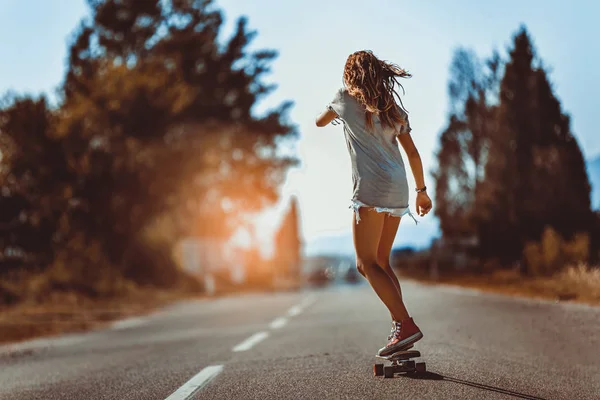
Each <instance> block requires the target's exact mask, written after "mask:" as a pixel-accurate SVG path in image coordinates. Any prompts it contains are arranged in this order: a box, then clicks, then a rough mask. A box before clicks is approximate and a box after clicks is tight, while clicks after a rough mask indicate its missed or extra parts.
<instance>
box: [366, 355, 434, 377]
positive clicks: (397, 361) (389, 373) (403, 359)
mask: <svg viewBox="0 0 600 400" xmlns="http://www.w3.org/2000/svg"><path fill="white" fill-rule="evenodd" d="M375 357H377V358H381V359H383V360H386V361H390V362H391V363H392V365H383V364H382V363H377V364H374V365H373V373H374V374H375V376H383V377H384V378H393V377H394V374H397V373H415V372H425V371H427V368H426V366H425V363H424V362H417V363H416V362H415V361H414V360H411V358H417V357H421V353H419V352H418V351H416V350H409V351H399V352H397V353H394V354H391V355H389V356H385V357H383V356H379V355H377V356H375Z"/></svg>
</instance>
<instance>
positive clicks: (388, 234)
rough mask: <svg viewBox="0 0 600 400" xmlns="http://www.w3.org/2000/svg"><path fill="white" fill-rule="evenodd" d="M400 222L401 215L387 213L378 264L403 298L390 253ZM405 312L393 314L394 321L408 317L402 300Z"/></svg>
mask: <svg viewBox="0 0 600 400" xmlns="http://www.w3.org/2000/svg"><path fill="white" fill-rule="evenodd" d="M399 224H400V217H394V216H391V215H389V214H385V219H384V222H383V230H382V232H381V239H379V247H378V248H377V264H378V265H380V266H381V267H382V268H383V270H384V271H385V272H386V273H387V274H388V275H389V277H390V279H391V280H392V282H393V283H394V286H395V287H396V289H397V290H398V294H399V295H400V299H401V300H402V290H401V289H400V282H398V277H397V276H396V274H395V273H394V270H393V269H392V266H391V265H390V253H391V251H392V246H393V245H394V239H395V238H396V233H397V232H398V225H399ZM402 307H403V312H402V314H401V315H394V314H392V320H393V321H404V320H405V319H407V318H408V317H409V316H408V311H407V310H406V306H405V305H404V302H402Z"/></svg>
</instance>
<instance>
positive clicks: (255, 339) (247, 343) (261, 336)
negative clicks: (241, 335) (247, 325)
mask: <svg viewBox="0 0 600 400" xmlns="http://www.w3.org/2000/svg"><path fill="white" fill-rule="evenodd" d="M267 337H269V333H268V332H264V331H263V332H258V333H255V334H254V335H252V336H250V337H249V338H248V339H246V340H244V341H243V342H242V343H240V344H238V345H237V346H235V347H234V348H233V349H232V351H236V352H237V351H246V350H250V349H251V348H252V347H253V346H254V345H255V344H257V343H259V342H261V341H263V340H265V339H266V338H267Z"/></svg>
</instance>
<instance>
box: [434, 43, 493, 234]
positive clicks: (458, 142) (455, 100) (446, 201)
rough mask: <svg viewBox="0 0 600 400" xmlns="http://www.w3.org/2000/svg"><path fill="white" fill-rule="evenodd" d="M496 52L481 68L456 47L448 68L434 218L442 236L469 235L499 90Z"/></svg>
mask: <svg viewBox="0 0 600 400" xmlns="http://www.w3.org/2000/svg"><path fill="white" fill-rule="evenodd" d="M499 68H500V58H499V56H498V54H497V53H494V54H493V55H492V57H491V58H490V59H489V60H487V62H486V66H485V68H484V67H482V66H481V63H480V61H479V60H478V59H477V57H476V56H475V55H474V54H473V53H472V52H470V51H467V50H465V49H462V48H459V49H457V50H456V51H455V53H454V58H453V60H452V64H451V68H450V73H451V77H450V82H449V84H448V92H449V95H450V115H449V122H448V126H447V127H446V129H445V130H444V131H443V132H442V134H441V136H440V150H439V151H438V153H437V158H438V167H437V169H436V171H434V173H433V176H434V178H435V182H436V183H435V184H436V198H435V200H436V211H435V213H436V215H437V216H438V217H439V218H440V223H441V229H442V232H443V233H444V235H445V236H461V235H474V234H475V233H476V226H475V224H474V216H475V213H476V212H477V207H476V202H477V201H478V199H479V196H478V194H479V186H480V184H481V182H482V180H483V179H484V173H483V169H484V166H485V162H486V156H487V149H488V140H489V136H490V134H491V130H493V129H495V124H494V113H495V106H494V105H493V101H494V98H495V93H496V91H497V87H498V82H499V78H498V72H499Z"/></svg>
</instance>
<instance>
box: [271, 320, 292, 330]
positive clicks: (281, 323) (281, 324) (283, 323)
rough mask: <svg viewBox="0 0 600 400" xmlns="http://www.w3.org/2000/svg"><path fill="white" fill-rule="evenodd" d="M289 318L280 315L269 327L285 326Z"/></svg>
mask: <svg viewBox="0 0 600 400" xmlns="http://www.w3.org/2000/svg"><path fill="white" fill-rule="evenodd" d="M287 322H288V320H287V318H286V317H279V318H277V319H276V320H273V322H271V323H270V324H269V327H270V328H271V329H279V328H281V327H282V326H284V325H285V324H287Z"/></svg>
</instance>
